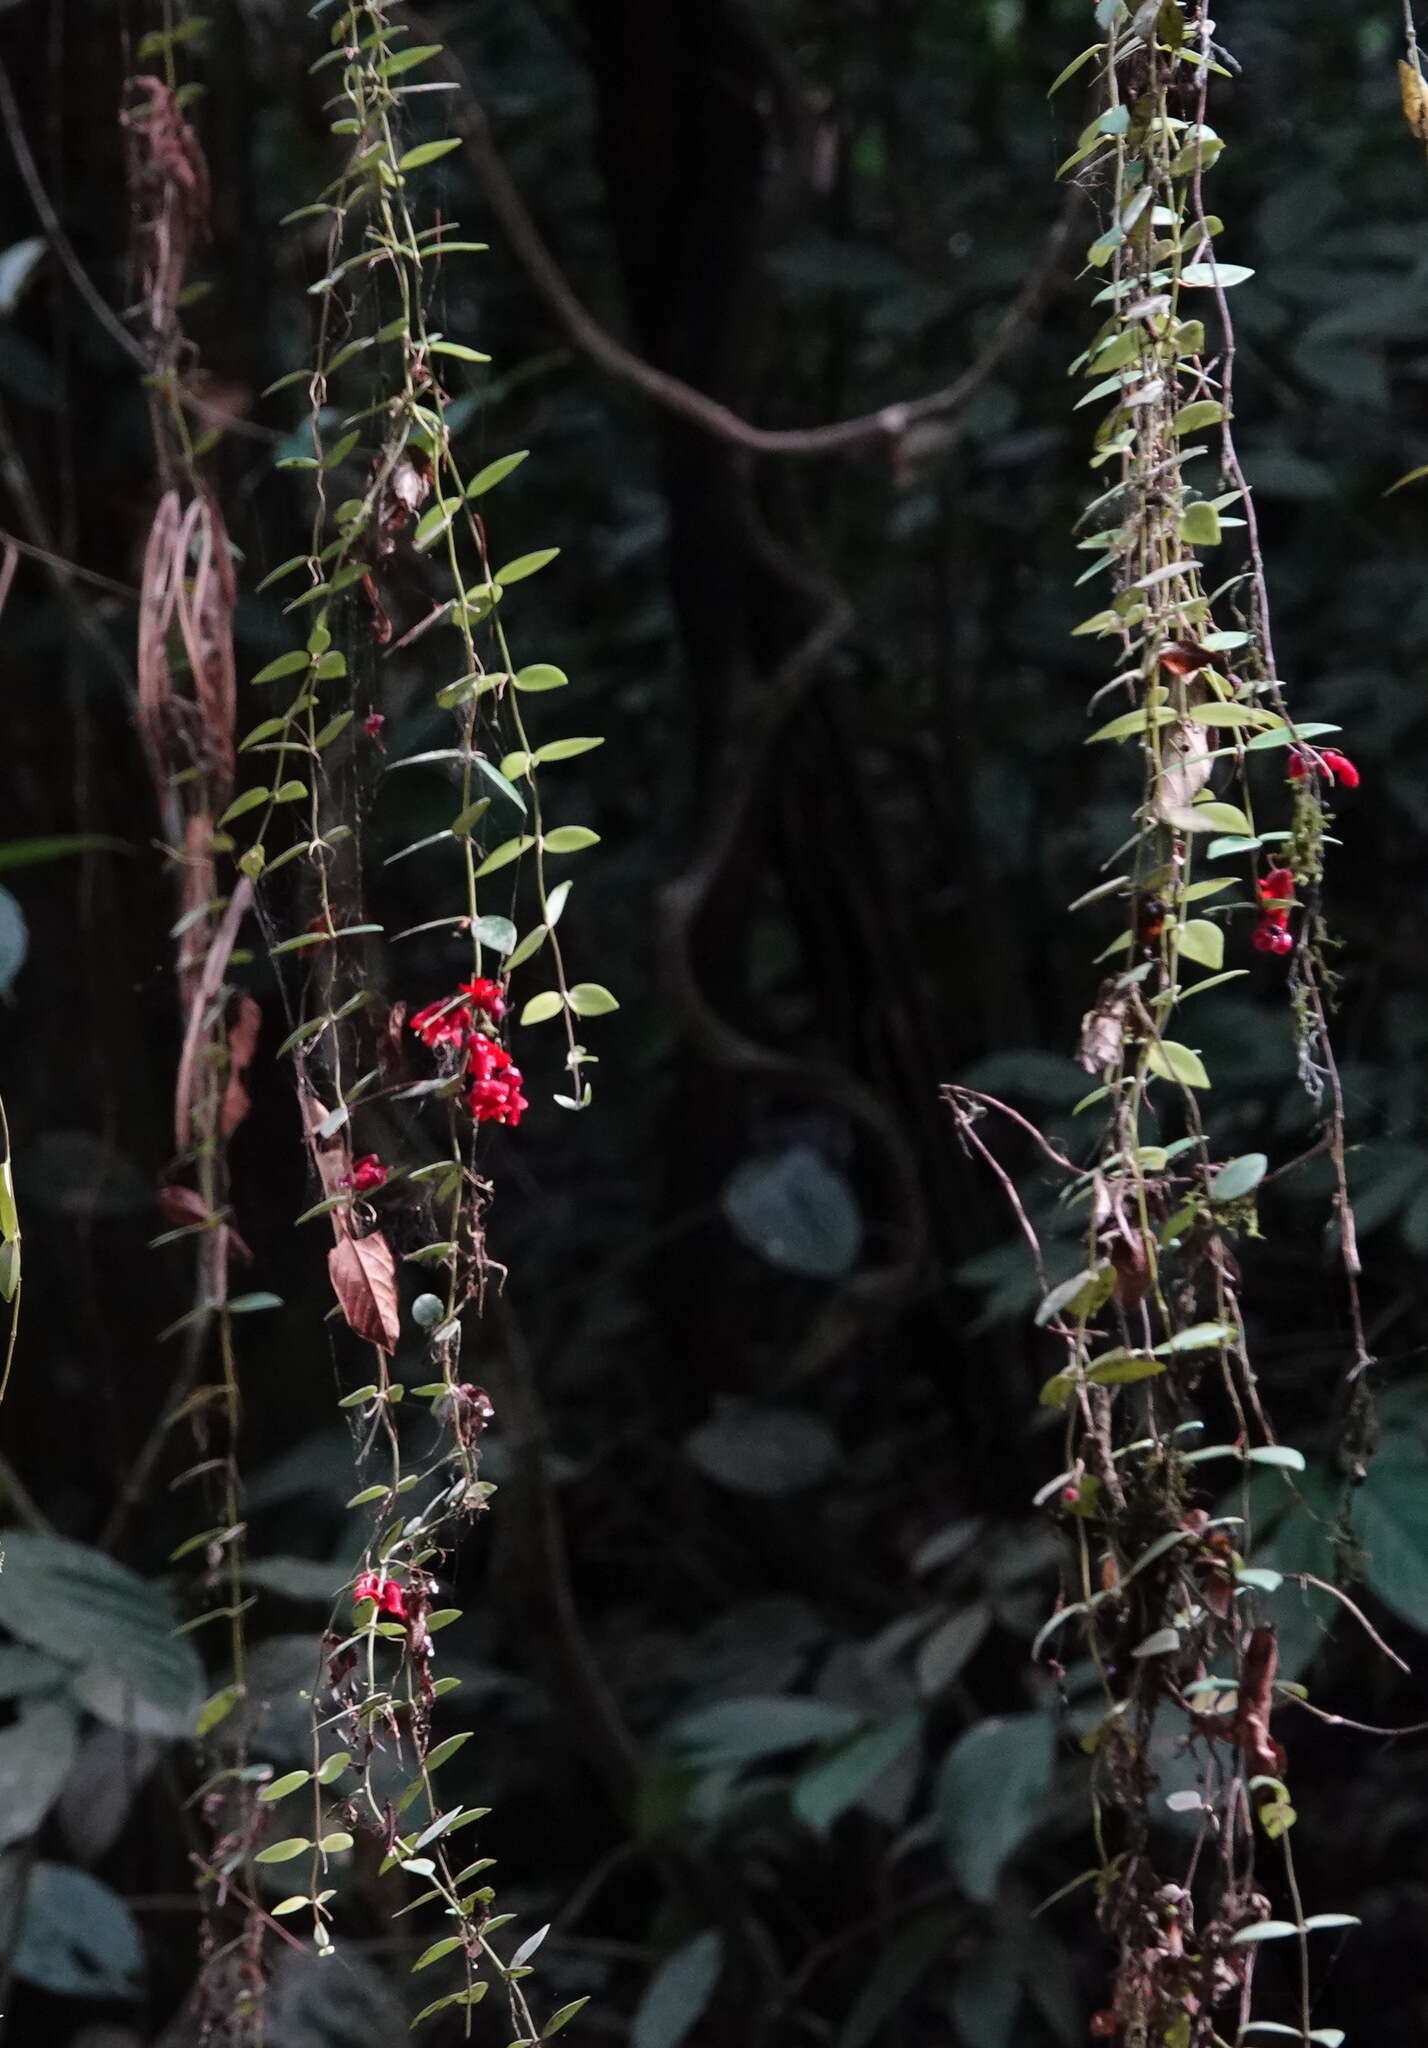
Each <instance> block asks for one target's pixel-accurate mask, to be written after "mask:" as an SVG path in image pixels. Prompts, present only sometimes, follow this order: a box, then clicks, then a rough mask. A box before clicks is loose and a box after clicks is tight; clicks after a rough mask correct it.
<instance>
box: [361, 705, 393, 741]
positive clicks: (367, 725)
mask: <svg viewBox="0 0 1428 2048" xmlns="http://www.w3.org/2000/svg"><path fill="white" fill-rule="evenodd" d="M386 723H387V715H386V713H385V712H384V711H369V712H368V713H367V716H366V717H365V718H364V719H363V721H362V730H363V732H365V733H366V735H367V737H368V739H369V740H375V741H376V742H377V744H378V746H380V745H381V744H382V728H383V727H384V726H385V724H386Z"/></svg>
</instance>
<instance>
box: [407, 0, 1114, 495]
mask: <svg viewBox="0 0 1428 2048" xmlns="http://www.w3.org/2000/svg"><path fill="white" fill-rule="evenodd" d="M412 27H413V30H414V31H415V32H416V33H417V34H419V35H421V36H423V37H427V36H428V35H429V36H430V39H431V40H432V41H433V42H435V41H438V40H439V38H438V37H437V36H436V34H435V31H433V30H428V29H427V28H426V27H424V26H423V25H422V24H421V23H420V21H419V18H418V17H416V16H413V17H412ZM445 64H446V68H447V74H448V76H449V77H450V78H451V79H452V80H453V81H454V82H455V83H456V84H458V85H459V86H460V87H461V88H462V92H461V95H460V98H459V99H458V101H457V103H456V105H455V107H454V108H453V110H452V112H453V122H454V125H455V127H456V129H457V131H458V132H459V134H460V135H461V136H462V138H463V139H464V141H465V142H466V144H467V146H468V148H469V149H470V151H471V156H472V160H473V162H474V164H475V167H476V171H477V174H478V176H479V177H480V179H481V183H482V186H483V187H484V190H485V193H486V198H487V201H488V203H489V205H490V207H491V211H492V213H493V214H494V215H495V217H496V220H497V223H498V224H499V226H500V227H501V229H502V231H503V232H504V234H505V236H506V239H507V241H508V242H509V244H510V246H511V249H512V252H513V253H514V255H515V257H516V259H517V261H518V262H519V263H520V265H521V267H522V269H523V270H524V271H525V273H526V276H527V277H528V278H529V280H530V282H531V284H532V285H533V286H534V287H535V290H536V291H537V292H538V293H539V295H540V297H541V298H542V299H544V301H545V303H546V305H547V306H548V307H549V309H550V311H551V312H552V313H553V314H554V316H555V318H556V320H557V321H558V322H559V324H560V326H561V327H562V328H564V330H565V333H566V334H567V336H568V337H569V339H570V340H571V341H572V342H573V343H574V344H575V346H576V348H578V349H579V350H580V351H581V352H582V354H584V355H587V356H588V357H589V358H590V360H591V361H592V362H593V363H595V364H596V365H597V366H598V367H599V368H600V369H602V370H604V371H605V372H606V373H607V375H609V376H611V377H614V378H616V379H617V380H618V381H619V382H620V383H622V384H628V385H630V386H631V387H632V388H633V389H634V390H636V391H639V392H641V393H642V394H643V395H644V396H645V397H646V398H648V399H650V400H651V401H652V403H654V404H655V405H659V406H663V407H664V409H665V410H666V411H667V412H672V413H675V414H677V415H678V416H679V417H680V418H681V419H685V420H688V421H690V423H691V424H692V425H694V426H696V427H702V428H703V429H704V431H705V432H706V433H709V434H713V435H715V436H716V437H717V438H718V439H720V440H722V441H726V442H729V443H731V444H732V445H733V446H734V447H736V448H743V449H746V450H747V451H748V452H749V453H750V454H754V455H799V456H810V455H836V454H841V453H843V452H844V451H846V450H849V449H854V448H862V447H866V446H867V445H868V444H869V443H877V442H881V443H883V444H885V445H887V444H892V443H896V442H897V441H899V440H901V439H902V437H903V435H904V434H906V433H907V431H908V429H909V428H910V427H914V426H917V425H919V424H921V423H922V422H923V421H925V420H934V419H946V418H948V417H949V416H951V415H953V414H956V413H958V412H961V411H962V410H963V409H964V408H965V407H966V406H967V404H968V403H969V402H970V400H971V399H972V398H974V397H975V396H976V394H977V392H978V391H980V390H981V388H982V386H983V385H984V384H985V383H986V382H987V380H988V379H989V378H990V377H991V376H992V374H993V373H994V371H996V370H997V369H998V368H999V367H1000V365H1001V363H1002V362H1003V361H1004V360H1005V358H1006V357H1007V356H1008V355H1009V354H1010V353H1011V351H1012V350H1013V349H1014V348H1015V347H1016V345H1017V343H1018V342H1019V341H1020V339H1021V337H1022V334H1023V332H1024V331H1025V329H1026V327H1027V326H1028V325H1029V323H1030V322H1031V321H1032V320H1033V319H1034V318H1035V317H1036V315H1037V314H1038V313H1039V312H1040V311H1041V309H1042V307H1043V305H1044V304H1045V301H1046V299H1047V297H1048V295H1049V293H1050V290H1051V287H1052V284H1053V283H1054V281H1055V278H1056V273H1057V270H1058V268H1059V267H1060V263H1061V258H1062V255H1063V253H1064V251H1065V249H1066V246H1067V243H1068V241H1069V240H1070V236H1071V230H1072V227H1073V225H1074V223H1075V217H1076V213H1077V210H1078V208H1079V206H1080V203H1081V198H1082V193H1081V191H1080V188H1079V187H1078V186H1075V185H1073V186H1071V187H1070V188H1069V189H1068V191H1067V194H1066V199H1065V202H1064V204H1063V206H1062V208H1061V212H1060V214H1059V215H1058V216H1057V218H1056V221H1055V222H1054V223H1053V225H1052V227H1051V229H1050V232H1049V233H1048V235H1047V237H1046V241H1045V243H1044V245H1043V247H1042V251H1041V254H1040V256H1039V257H1038V259H1037V261H1036V262H1035V263H1034V264H1033V265H1032V266H1031V268H1030V269H1029V270H1028V272H1027V275H1026V279H1025V281H1024V283H1023V284H1022V287H1021V289H1020V291H1019V292H1018V293H1017V294H1016V297H1015V298H1014V299H1013V300H1012V302H1011V304H1010V305H1009V306H1008V307H1007V309H1006V311H1005V312H1004V313H1003V314H1002V317H1001V319H1000V320H999V321H998V322H997V325H996V327H995V329H994V330H993V333H992V335H991V338H990V340H989V341H988V342H987V344H986V346H985V348H983V349H982V351H981V353H980V354H979V355H978V356H977V357H975V359H974V360H973V361H972V362H971V363H969V364H968V366H967V368H966V369H965V370H963V371H962V373H961V375H960V376H958V377H955V378H954V379H953V381H952V382H951V383H950V384H947V385H944V386H943V388H942V389H941V390H940V391H930V392H927V393H926V394H925V395H924V396H922V397H921V398H912V399H904V400H900V401H898V402H896V403H894V404H891V405H884V406H879V407H878V409H877V410H876V411H875V412H868V413H860V414H858V415H857V416H856V417H855V418H853V419H846V420H834V421H831V422H830V423H829V424H827V425H826V426H819V427H784V428H774V427H756V426H754V425H753V424H752V422H750V421H749V420H746V419H743V418H742V417H741V416H740V415H739V414H738V413H736V412H734V411H733V410H732V409H731V408H730V407H729V406H727V405H721V404H720V403H719V401H718V400H717V399H715V398H710V397H709V396H708V395H707V394H706V393H705V392H703V391H697V390H696V389H695V388H694V386H693V385H691V384H686V383H684V381H683V380H682V379H681V378H679V377H672V376H670V375H669V374H668V372H666V371H664V370H659V369H656V368H655V366H654V365H653V364H652V363H647V362H646V361H645V360H644V359H643V357H641V356H638V355H636V354H635V352H634V351H633V349H628V348H626V347H625V345H624V343H623V342H621V341H617V340H616V338H615V336H614V335H613V334H610V333H608V332H607V331H606V329H605V328H603V327H602V326H601V325H600V323H599V321H598V320H596V319H595V317H594V315H593V314H591V313H590V312H589V311H588V310H587V308H586V307H585V306H584V305H583V304H582V303H581V301H580V300H579V298H577V296H576V294H575V292H574V291H573V290H572V289H571V286H570V284H569V283H568V281H567V279H566V277H565V274H564V272H563V271H562V270H561V268H560V265H559V264H558V263H557V262H556V260H555V257H554V256H553V255H552V254H551V252H550V249H549V248H548V246H547V244H546V242H545V239H544V237H543V236H542V234H541V232H540V229H539V228H538V227H537V226H536V224H535V221H534V220H533V219H532V217H531V214H530V211H529V209H528V208H527V206H526V203H525V201H524V199H523V198H522V197H521V194H520V192H519V190H518V189H517V186H516V184H515V181H514V179H513V178H512V177H511V174H510V172H509V171H508V170H507V168H506V164H505V160H504V159H503V157H502V156H501V153H500V151H499V150H498V148H497V147H496V144H495V141H494V140H493V138H492V135H491V128H490V123H489V122H488V121H487V119H486V114H485V111H484V109H483V108H482V106H481V105H480V102H479V101H478V100H477V98H476V95H475V91H474V88H473V87H472V84H471V80H470V78H469V76H468V75H467V73H466V71H465V69H464V68H463V66H462V65H461V63H460V62H459V60H458V59H457V58H455V57H453V56H452V55H451V53H450V51H449V50H448V51H447V52H446V55H445Z"/></svg>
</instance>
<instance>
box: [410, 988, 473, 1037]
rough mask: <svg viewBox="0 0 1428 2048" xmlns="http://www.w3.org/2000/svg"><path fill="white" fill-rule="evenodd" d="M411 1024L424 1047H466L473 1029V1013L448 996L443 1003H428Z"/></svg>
mask: <svg viewBox="0 0 1428 2048" xmlns="http://www.w3.org/2000/svg"><path fill="white" fill-rule="evenodd" d="M410 1023H411V1028H412V1030H413V1031H415V1033H416V1035H417V1037H418V1038H419V1039H420V1040H421V1042H422V1044H423V1045H430V1046H438V1045H465V1043H466V1039H467V1035H468V1033H469V1032H470V1029H471V1012H470V1011H469V1010H468V1009H467V1007H466V1005H465V1003H458V1002H457V1000H456V998H455V996H447V997H446V998H445V999H444V1000H443V1001H442V1002H439V1003H428V1004H427V1006H426V1008H425V1009H424V1010H418V1011H417V1013H416V1015H415V1016H414V1017H413V1018H411V1020H410Z"/></svg>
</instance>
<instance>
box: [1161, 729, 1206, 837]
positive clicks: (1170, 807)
mask: <svg viewBox="0 0 1428 2048" xmlns="http://www.w3.org/2000/svg"><path fill="white" fill-rule="evenodd" d="M1209 752H1210V735H1209V734H1208V733H1207V732H1206V730H1205V728H1204V726H1203V725H1190V724H1186V725H1169V726H1167V727H1166V728H1165V730H1164V732H1163V733H1162V734H1161V737H1160V758H1161V760H1162V761H1163V762H1164V764H1165V765H1164V767H1163V769H1162V771H1161V775H1160V779H1159V781H1158V782H1157V783H1156V786H1155V802H1156V809H1157V810H1158V811H1159V812H1160V814H1161V816H1162V817H1166V816H1168V815H1169V813H1170V812H1171V811H1175V810H1183V809H1184V808H1185V806H1186V805H1187V804H1188V803H1190V802H1191V801H1192V800H1193V799H1194V798H1195V797H1197V796H1198V795H1199V794H1200V791H1201V790H1202V789H1203V788H1204V787H1205V784H1206V783H1207V782H1208V781H1209V780H1210V774H1211V769H1212V766H1213V764H1212V763H1211V762H1210V761H1209V760H1208V759H1207V758H1206V757H1207V756H1208V754H1209Z"/></svg>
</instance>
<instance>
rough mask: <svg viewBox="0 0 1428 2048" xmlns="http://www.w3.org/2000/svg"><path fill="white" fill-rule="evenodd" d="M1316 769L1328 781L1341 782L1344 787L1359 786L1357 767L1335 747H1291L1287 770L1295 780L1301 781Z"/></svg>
mask: <svg viewBox="0 0 1428 2048" xmlns="http://www.w3.org/2000/svg"><path fill="white" fill-rule="evenodd" d="M1316 769H1317V770H1318V772H1319V774H1321V775H1327V776H1328V778H1329V780H1330V782H1342V783H1343V785H1344V787H1345V789H1357V788H1358V786H1359V771H1358V769H1357V768H1355V766H1354V764H1353V762H1352V761H1351V760H1350V759H1349V757H1348V755H1347V754H1341V753H1340V752H1339V750H1338V748H1337V747H1325V748H1324V749H1323V750H1322V751H1311V750H1310V749H1309V748H1308V747H1294V748H1292V749H1291V751H1290V755H1289V772H1290V774H1291V775H1292V776H1293V777H1294V779H1295V781H1296V782H1302V781H1303V779H1304V777H1305V776H1306V775H1310V774H1312V773H1313V772H1314V771H1315V770H1316Z"/></svg>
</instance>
